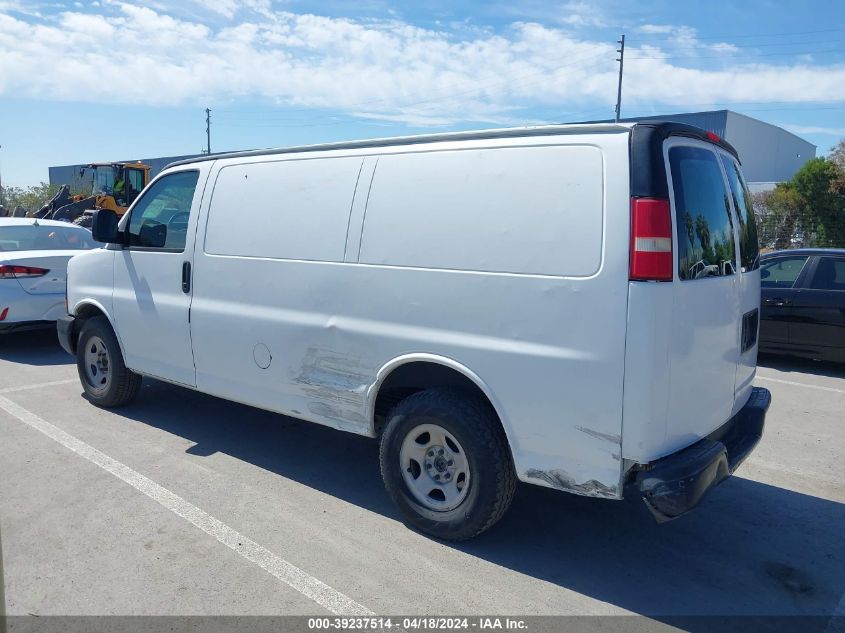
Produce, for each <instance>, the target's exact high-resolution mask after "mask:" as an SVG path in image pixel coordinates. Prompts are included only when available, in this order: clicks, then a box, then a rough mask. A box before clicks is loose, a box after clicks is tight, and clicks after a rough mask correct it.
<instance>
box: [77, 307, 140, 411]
mask: <svg viewBox="0 0 845 633" xmlns="http://www.w3.org/2000/svg"><path fill="white" fill-rule="evenodd" d="M76 368H77V371H78V372H79V380H80V382H81V383H82V388H83V389H84V390H85V394H86V395H87V396H88V399H89V400H90V401H91V402H93V403H94V404H96V405H97V406H100V407H107V408H108V407H119V406H121V405H124V404H127V403H129V402H131V401H132V400H134V399H135V396H136V395H138V390H139V389H140V388H141V376H140V375H138V374H136V373H135V372H133V371H132V370H130V369H127V367H126V365H125V364H124V363H123V354H121V352H120V345H119V344H118V342H117V336H115V334H114V331H113V330H112V328H111V324H110V323H109V322H108V320H107V319H106V318H105V317H102V316H98V317H93V318H90V319H88V320H87V321H85V323H84V324H83V326H82V330H81V331H80V333H79V339H78V340H77V344H76Z"/></svg>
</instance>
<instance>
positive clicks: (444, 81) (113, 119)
mask: <svg viewBox="0 0 845 633" xmlns="http://www.w3.org/2000/svg"><path fill="white" fill-rule="evenodd" d="M620 33H625V34H626V37H627V42H628V46H627V51H626V64H625V82H624V87H623V106H622V113H623V116H636V115H645V114H660V113H670V112H678V111H698V110H706V109H722V108H729V109H732V110H736V111H738V112H742V113H744V114H748V115H750V116H754V117H757V118H760V119H762V120H764V121H768V122H771V123H775V124H777V125H781V126H783V127H785V128H787V129H789V130H790V131H793V132H795V133H796V134H798V135H799V136H802V137H803V138H806V139H808V140H809V141H811V142H812V143H814V144H816V145H818V147H819V154H824V153H826V152H827V151H828V150H829V149H830V147H832V146H833V145H834V144H835V143H836V142H838V141H839V140H840V139H842V138H845V2H842V1H841V0H818V1H815V2H810V1H806V0H805V1H804V2H785V1H773V0H746V1H744V2H735V1H730V2H728V1H721V0H711V1H710V2H694V1H689V2H677V1H672V2H670V1H668V0H657V1H654V2H635V3H632V2H630V0H605V1H593V2H582V1H580V0H566V1H562V2H542V1H538V0H512V1H509V2H506V1H501V2H500V1H497V0H493V1H491V2H470V1H467V0H463V1H461V0H452V1H449V2H447V1H445V0H433V1H430V2H386V1H381V0H363V1H360V2H342V1H340V0H330V1H324V2H316V1H306V0H287V1H285V0H282V1H276V0H153V1H151V2H132V3H124V2H122V1H121V0H79V1H77V2H51V1H45V2H39V1H24V0H0V146H2V148H0V170H1V171H0V173H2V179H3V183H4V184H7V185H15V186H25V185H31V184H35V183H37V182H39V181H41V180H46V179H47V168H48V167H49V166H50V165H61V164H68V163H82V162H91V161H100V160H121V159H132V158H141V157H153V156H167V155H178V154H189V153H196V152H199V151H200V150H201V149H202V148H204V146H205V121H204V118H205V113H204V108H206V107H210V108H211V109H212V150H213V151H221V150H236V149H247V148H256V147H278V146H285V145H291V144H302V143H316V142H323V141H329V140H341V139H352V138H368V137H378V136H393V135H398V134H408V133H415V132H433V131H443V130H454V129H471V128H480V127H498V126H509V125H521V124H534V123H543V122H565V121H573V120H584V119H596V118H607V117H611V116H612V114H613V104H614V102H615V98H616V72H617V64H616V62H615V57H616V54H615V50H614V49H615V48H616V39H617V38H618V37H619V34H620ZM728 140H730V139H728Z"/></svg>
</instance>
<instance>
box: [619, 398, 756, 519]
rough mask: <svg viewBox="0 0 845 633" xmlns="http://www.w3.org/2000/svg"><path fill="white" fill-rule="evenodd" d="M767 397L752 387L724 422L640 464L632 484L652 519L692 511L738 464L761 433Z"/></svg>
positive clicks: (751, 448) (754, 444)
mask: <svg viewBox="0 0 845 633" xmlns="http://www.w3.org/2000/svg"><path fill="white" fill-rule="evenodd" d="M771 402H772V395H771V394H770V393H769V390H768V389H763V388H762V387H754V389H753V390H752V392H751V397H750V398H749V399H748V402H747V403H746V404H745V406H744V407H743V408H742V409H740V410H739V412H738V413H737V414H736V415H735V416H734V417H732V418H731V419H730V420H728V422H727V423H725V424H724V425H722V426H721V427H719V428H718V429H716V430H715V431H714V432H713V433H711V434H710V435H708V436H707V437H705V438H703V439H701V440H699V441H698V442H696V443H695V444H693V445H691V446H688V447H687V448H684V449H682V450H680V451H678V452H677V453H673V454H671V455H667V456H666V457H663V458H662V459H658V460H657V461H655V462H652V463H651V464H649V465H648V466H645V467H643V470H641V471H640V472H639V473H638V474H637V478H636V480H635V484H636V486H637V487H638V488H639V491H640V492H641V493H642V496H643V501H645V504H646V506H648V509H649V510H651V512H652V514H653V515H654V518H655V519H657V521H658V522H661V523H662V522H663V521H669V520H671V519H675V518H677V517H679V516H681V515H682V514H684V513H686V512H689V511H690V510H692V509H693V508H694V507H695V506H697V505H698V503H699V502H700V501H701V500H702V499H703V498H704V496H705V495H706V494H707V493H708V492H709V491H710V490H712V489H713V488H715V487H716V486H717V485H719V484H720V483H721V482H722V481H724V480H725V479H726V478H727V477H728V476H729V475H730V474H731V473H733V472H734V471H735V470H736V469H737V468H738V467H739V465H740V464H741V463H742V462H743V461H744V460H745V458H746V457H748V455H749V454H750V453H751V451H752V450H754V447H755V446H757V443H758V442H759V441H760V438H761V437H762V435H763V426H764V424H765V421H766V412H767V411H768V409H769V405H770V404H771Z"/></svg>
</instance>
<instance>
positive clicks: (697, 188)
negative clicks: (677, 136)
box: [669, 146, 736, 280]
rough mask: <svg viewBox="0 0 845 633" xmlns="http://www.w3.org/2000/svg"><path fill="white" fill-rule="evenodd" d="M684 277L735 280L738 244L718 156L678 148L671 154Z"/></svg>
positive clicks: (693, 148)
mask: <svg viewBox="0 0 845 633" xmlns="http://www.w3.org/2000/svg"><path fill="white" fill-rule="evenodd" d="M669 166H670V169H671V172H672V188H673V191H674V194H675V225H676V227H677V234H678V239H677V244H678V277H679V278H680V279H682V280H690V279H702V278H705V277H720V276H723V275H732V274H734V272H735V271H734V262H735V261H736V244H735V242H734V234H733V223H732V221H731V211H730V199H729V198H728V193H727V191H725V182H724V180H723V178H722V169H721V167H720V166H719V160H718V159H717V158H716V154H714V153H713V152H712V151H710V150H707V149H704V148H701V147H688V146H676V147H672V148H671V149H670V150H669Z"/></svg>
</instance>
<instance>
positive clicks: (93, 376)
mask: <svg viewBox="0 0 845 633" xmlns="http://www.w3.org/2000/svg"><path fill="white" fill-rule="evenodd" d="M85 378H86V380H87V381H88V384H89V385H91V387H93V388H94V389H95V390H96V391H105V390H106V389H108V388H109V384H110V383H111V363H110V362H109V351H108V349H107V348H106V344H105V343H104V342H103V339H101V338H100V337H99V336H92V337H91V338H89V339H88V342H87V343H86V345H85Z"/></svg>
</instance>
